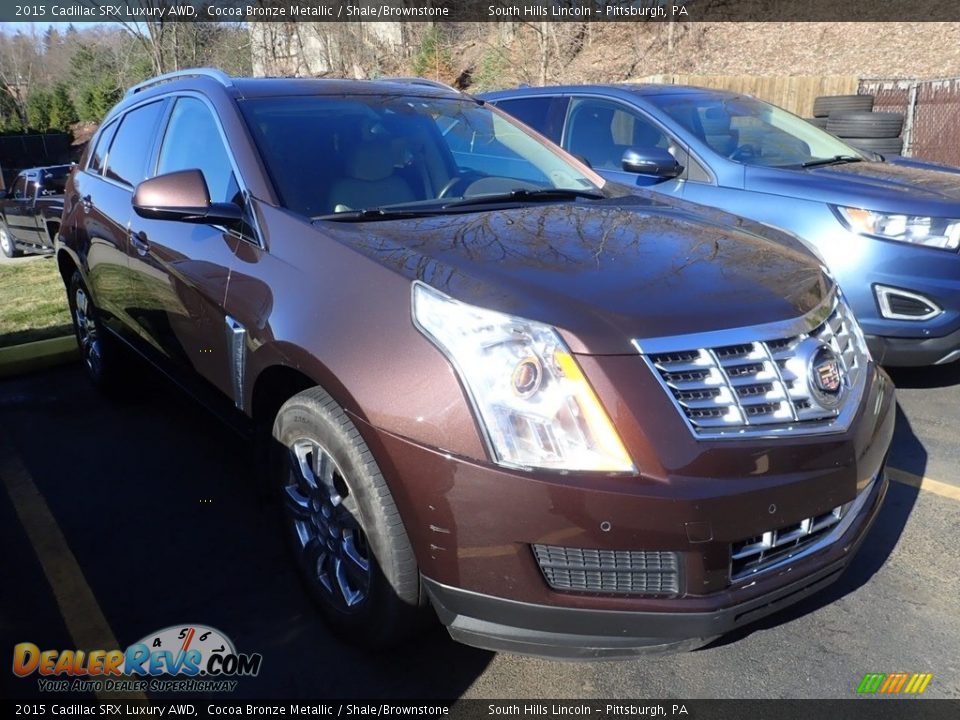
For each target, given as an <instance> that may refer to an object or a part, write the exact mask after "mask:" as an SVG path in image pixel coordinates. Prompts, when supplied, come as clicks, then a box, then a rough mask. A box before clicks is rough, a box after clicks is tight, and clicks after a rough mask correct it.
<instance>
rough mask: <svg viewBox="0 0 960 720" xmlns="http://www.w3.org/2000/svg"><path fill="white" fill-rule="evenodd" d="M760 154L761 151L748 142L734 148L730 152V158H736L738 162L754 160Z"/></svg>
mask: <svg viewBox="0 0 960 720" xmlns="http://www.w3.org/2000/svg"><path fill="white" fill-rule="evenodd" d="M759 155H760V153H759V151H758V150H757V148H756V147H755V146H753V145H750V144H749V143H748V144H744V145H741V146H740V147H738V148H737V149H736V150H734V151H733V152H732V153H731V154H730V159H731V160H735V161H737V162H743V161H745V160H753V159H755V158H756V157H757V156H759Z"/></svg>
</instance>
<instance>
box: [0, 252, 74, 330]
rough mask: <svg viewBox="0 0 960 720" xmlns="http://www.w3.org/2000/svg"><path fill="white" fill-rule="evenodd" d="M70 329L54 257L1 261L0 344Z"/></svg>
mask: <svg viewBox="0 0 960 720" xmlns="http://www.w3.org/2000/svg"><path fill="white" fill-rule="evenodd" d="M72 332H73V329H72V326H71V323H70V310H69V309H68V308H67V294H66V292H65V291H64V289H63V280H62V279H61V278H60V272H59V271H58V270H57V262H56V260H55V259H53V258H52V257H51V258H37V259H33V260H21V261H19V262H16V263H4V264H3V265H0V347H8V346H10V345H20V344H22V343H28V342H33V341H35V340H46V339H47V338H54V337H60V336H62V335H69V334H70V333H72Z"/></svg>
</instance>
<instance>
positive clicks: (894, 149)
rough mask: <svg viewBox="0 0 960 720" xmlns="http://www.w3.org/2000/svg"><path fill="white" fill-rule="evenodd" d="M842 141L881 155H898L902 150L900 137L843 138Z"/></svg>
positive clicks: (858, 148)
mask: <svg viewBox="0 0 960 720" xmlns="http://www.w3.org/2000/svg"><path fill="white" fill-rule="evenodd" d="M843 141H844V142H845V143H847V144H848V145H851V146H852V147H855V148H856V149H857V150H868V151H870V152H875V153H880V154H881V155H899V154H900V153H902V152H903V140H901V139H900V138H844V139H843Z"/></svg>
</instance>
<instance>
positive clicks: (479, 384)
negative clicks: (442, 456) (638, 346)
mask: <svg viewBox="0 0 960 720" xmlns="http://www.w3.org/2000/svg"><path fill="white" fill-rule="evenodd" d="M413 320H414V324H415V325H416V326H417V328H418V329H419V330H420V331H421V332H423V333H424V334H425V335H426V336H427V337H428V338H430V340H432V341H433V342H434V343H435V344H436V345H437V347H439V348H440V350H442V351H443V352H444V353H445V354H446V356H447V357H448V358H449V359H450V361H451V362H452V363H453V366H454V368H455V369H456V372H457V373H458V374H459V376H460V380H461V382H462V383H463V385H464V387H465V388H466V390H467V393H468V394H469V395H470V398H471V400H472V402H473V406H474V409H475V411H476V413H477V414H478V415H479V417H478V420H479V422H480V423H481V425H482V426H483V427H484V429H485V431H486V435H487V437H488V439H489V441H490V445H491V449H492V451H493V453H494V456H495V457H494V458H493V459H494V461H495V462H497V463H498V464H500V465H507V466H510V467H539V468H549V469H552V470H592V471H605V472H636V468H635V467H634V465H633V462H632V461H631V460H630V456H629V455H628V454H627V451H626V450H625V449H624V447H623V443H622V442H621V440H620V436H619V435H618V434H617V431H616V429H615V428H614V427H613V423H611V422H610V418H609V417H608V416H607V413H606V411H605V410H604V408H603V406H602V405H601V404H600V401H599V400H598V399H597V396H596V394H595V393H594V392H593V389H592V388H591V387H590V384H589V383H588V382H587V379H586V378H585V377H584V375H583V372H582V371H581V370H580V366H579V365H578V364H577V361H576V360H574V358H573V356H572V355H571V354H570V351H569V350H568V349H567V346H566V344H565V343H564V342H563V340H562V339H561V338H560V336H559V334H558V333H557V331H556V330H555V329H554V328H552V327H550V326H548V325H542V324H540V323H536V322H531V321H530V320H523V319H521V318H517V317H512V316H510V315H505V314H503V313H499V312H495V311H492V310H485V309H483V308H479V307H475V306H472V305H467V304H465V303H462V302H459V301H457V300H454V299H453V298H450V297H448V296H447V295H444V294H443V293H441V292H439V291H437V290H434V289H433V288H431V287H429V286H428V285H424V284H423V283H420V282H417V283H414V286H413Z"/></svg>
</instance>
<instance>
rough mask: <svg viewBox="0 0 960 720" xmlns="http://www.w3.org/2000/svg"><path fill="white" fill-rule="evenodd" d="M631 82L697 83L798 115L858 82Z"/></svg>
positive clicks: (828, 78)
mask: <svg viewBox="0 0 960 720" xmlns="http://www.w3.org/2000/svg"><path fill="white" fill-rule="evenodd" d="M631 82H652V83H666V84H668V85H696V86H699V87H709V88H717V89H720V90H732V91H733V92H739V93H747V94H749V95H753V96H755V97H758V98H760V99H761V100H766V101H767V102H771V103H773V104H774V105H779V106H780V107H782V108H785V109H787V110H789V111H790V112H792V113H796V114H797V115H800V116H801V117H810V116H811V115H812V113H813V101H814V100H815V99H816V98H818V97H820V96H821V95H856V94H857V88H858V87H859V85H860V79H859V78H858V77H856V76H855V75H822V76H821V75H793V76H758V75H648V76H646V77H641V78H635V79H634V80H631Z"/></svg>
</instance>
